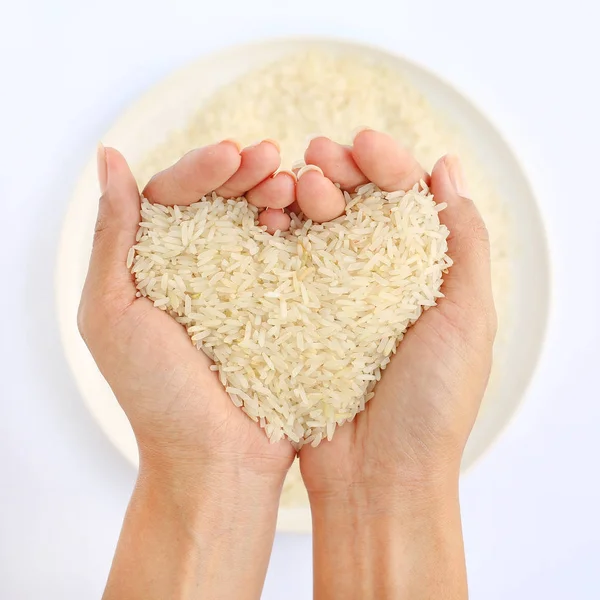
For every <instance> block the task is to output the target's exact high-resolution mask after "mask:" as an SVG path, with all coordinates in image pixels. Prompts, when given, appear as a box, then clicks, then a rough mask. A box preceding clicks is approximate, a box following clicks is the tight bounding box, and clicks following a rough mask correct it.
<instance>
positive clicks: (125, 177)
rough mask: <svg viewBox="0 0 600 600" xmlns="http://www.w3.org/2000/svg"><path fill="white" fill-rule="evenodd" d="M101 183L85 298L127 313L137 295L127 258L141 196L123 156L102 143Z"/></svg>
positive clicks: (138, 214)
mask: <svg viewBox="0 0 600 600" xmlns="http://www.w3.org/2000/svg"><path fill="white" fill-rule="evenodd" d="M98 182H99V184H100V192H101V194H102V195H101V197H100V203H99V207H98V219H97V221H96V228H95V232H94V245H93V248H92V256H91V258H90V265H89V270H88V276H87V279H86V284H85V288H84V296H86V295H90V296H91V298H90V299H93V298H97V299H101V301H102V302H103V303H105V302H106V303H108V304H110V306H111V308H112V309H117V310H119V309H123V310H124V309H125V308H127V306H129V305H130V304H131V302H133V300H134V299H135V292H136V289H135V285H134V283H133V278H132V276H131V273H130V272H129V269H128V267H127V256H128V253H129V249H130V248H131V247H132V246H133V245H134V244H135V236H136V232H137V229H138V225H139V222H140V195H139V191H138V187H137V184H136V181H135V179H134V177H133V174H132V173H131V170H130V168H129V165H128V164H127V161H126V160H125V158H124V157H123V155H122V154H121V153H120V152H118V151H117V150H115V149H114V148H105V147H104V146H102V144H100V145H99V146H98Z"/></svg>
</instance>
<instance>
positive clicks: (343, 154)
mask: <svg viewBox="0 0 600 600" xmlns="http://www.w3.org/2000/svg"><path fill="white" fill-rule="evenodd" d="M304 160H305V161H306V164H307V165H317V166H318V167H320V168H321V171H323V174H324V175H325V177H327V178H328V179H330V180H331V181H333V183H339V184H340V187H341V188H342V189H343V190H347V191H349V192H353V191H354V190H355V189H356V188H357V187H358V186H359V185H363V184H364V183H367V181H368V179H367V178H366V176H365V175H364V173H363V172H362V171H361V170H360V169H359V168H358V165H357V164H356V162H355V161H354V158H353V156H352V148H351V147H350V146H342V145H341V144H338V143H336V142H334V141H333V140H330V139H329V138H326V137H317V138H314V139H313V140H311V141H310V144H309V145H308V148H307V149H306V152H305V153H304Z"/></svg>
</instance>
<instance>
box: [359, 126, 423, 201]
mask: <svg viewBox="0 0 600 600" xmlns="http://www.w3.org/2000/svg"><path fill="white" fill-rule="evenodd" d="M352 156H353V158H354V160H355V161H356V164H357V165H358V167H359V168H360V170H361V171H362V172H363V173H364V174H365V176H366V177H367V179H368V180H369V181H372V182H373V183H374V184H375V185H377V186H378V187H380V188H381V189H382V190H384V191H386V192H394V191H396V190H409V189H411V188H412V187H413V186H414V185H415V183H419V181H420V180H421V179H423V180H425V182H426V183H427V182H428V180H429V176H428V175H427V173H426V171H425V170H424V169H423V167H421V165H420V164H419V163H418V162H417V161H416V160H415V158H414V157H413V156H412V154H411V153H410V152H409V151H408V150H407V149H406V148H403V147H402V146H400V144H398V143H397V142H396V141H395V140H394V138H392V137H391V136H389V135H388V134H387V133H381V132H379V131H373V130H372V129H365V130H363V131H360V132H359V133H358V134H357V135H356V137H355V138H354V144H353V147H352Z"/></svg>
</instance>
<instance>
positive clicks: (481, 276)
mask: <svg viewBox="0 0 600 600" xmlns="http://www.w3.org/2000/svg"><path fill="white" fill-rule="evenodd" d="M464 181H465V180H464V176H463V174H462V169H461V166H460V162H459V160H458V158H456V157H453V156H445V157H443V158H441V159H440V160H439V161H438V162H437V163H436V165H435V167H434V168H433V171H432V173H431V192H432V193H433V195H434V198H435V200H436V202H437V203H438V204H440V203H445V204H447V206H446V208H444V210H442V211H440V213H439V215H440V221H441V222H442V223H444V225H446V227H448V229H449V231H450V235H449V236H448V255H449V256H450V258H451V259H452V260H453V261H454V264H453V265H452V267H450V270H449V272H448V274H447V275H446V276H445V277H444V287H443V290H442V291H443V292H444V294H445V296H446V298H447V299H449V300H451V301H452V302H454V303H455V304H460V305H470V304H475V303H481V301H484V302H491V301H492V283H491V268H490V242H489V236H488V232H487V229H486V227H485V223H484V222H483V219H482V218H481V215H480V214H479V211H478V210H477V208H476V206H475V204H474V203H473V201H472V200H470V199H469V198H468V192H467V190H466V187H465V183H464Z"/></svg>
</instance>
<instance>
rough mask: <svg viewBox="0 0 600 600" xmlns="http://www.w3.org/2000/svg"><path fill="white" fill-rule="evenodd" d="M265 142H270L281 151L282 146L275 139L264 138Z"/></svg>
mask: <svg viewBox="0 0 600 600" xmlns="http://www.w3.org/2000/svg"><path fill="white" fill-rule="evenodd" d="M263 142H267V143H268V144H273V146H275V148H277V151H278V152H281V146H280V145H279V144H278V142H276V141H275V140H272V139H271V138H267V139H265V140H263Z"/></svg>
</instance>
